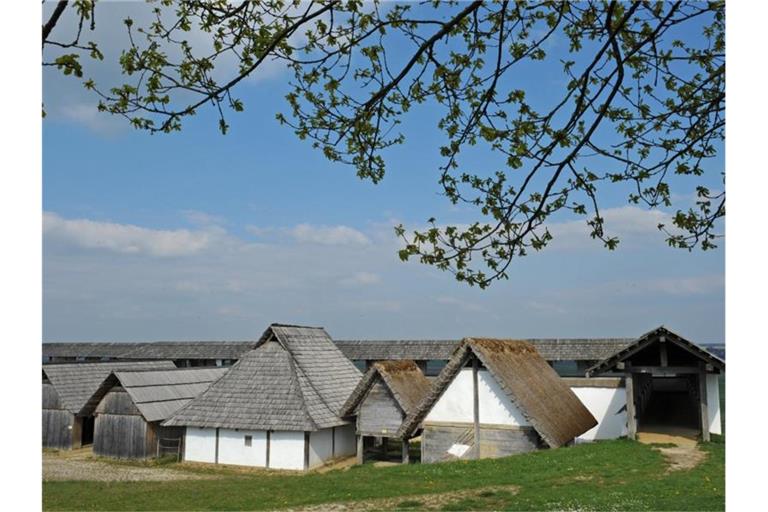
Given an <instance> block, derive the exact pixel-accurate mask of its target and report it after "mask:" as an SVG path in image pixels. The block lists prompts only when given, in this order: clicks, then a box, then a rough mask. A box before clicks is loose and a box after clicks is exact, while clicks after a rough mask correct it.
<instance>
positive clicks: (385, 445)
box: [381, 437, 389, 460]
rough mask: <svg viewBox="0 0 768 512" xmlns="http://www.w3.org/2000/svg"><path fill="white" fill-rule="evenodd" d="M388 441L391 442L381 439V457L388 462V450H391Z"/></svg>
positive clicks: (385, 438) (384, 438) (387, 439)
mask: <svg viewBox="0 0 768 512" xmlns="http://www.w3.org/2000/svg"><path fill="white" fill-rule="evenodd" d="M387 441H389V438H387V437H382V438H381V455H382V456H383V457H384V460H387V450H388V449H389V446H388V445H389V443H388V442H387Z"/></svg>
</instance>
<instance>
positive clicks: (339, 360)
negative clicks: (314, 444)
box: [164, 324, 361, 431]
mask: <svg viewBox="0 0 768 512" xmlns="http://www.w3.org/2000/svg"><path fill="white" fill-rule="evenodd" d="M360 376H361V375H360V371H359V370H358V369H357V368H355V366H354V365H353V364H352V363H351V362H350V361H349V360H348V359H347V358H345V357H344V355H343V354H342V353H341V352H339V350H338V349H337V348H336V346H335V345H334V344H333V341H332V340H331V338H330V337H329V336H328V334H327V333H326V332H325V330H323V329H322V328H321V327H300V326H291V325H280V324H272V325H271V326H270V327H269V328H268V329H267V330H266V331H265V333H264V335H263V336H262V337H261V339H260V340H259V345H258V346H257V347H256V348H255V349H253V350H251V351H249V352H246V353H245V354H244V355H243V356H242V357H241V358H240V360H239V361H238V362H237V363H236V364H235V365H234V366H232V368H231V369H230V370H229V372H228V373H227V374H226V375H224V376H223V377H222V378H221V379H219V380H218V381H217V382H216V383H214V384H213V385H212V386H211V387H210V388H209V389H208V390H207V391H205V392H204V393H203V394H202V395H200V396H199V397H198V398H196V399H195V400H192V401H191V402H190V403H189V404H188V405H187V406H185V407H184V408H182V409H181V410H180V411H179V412H178V413H177V414H176V415H174V416H173V417H172V418H171V419H169V420H168V421H166V422H165V423H164V424H165V425H169V426H193V427H218V428H230V429H238V428H239V429H253V430H300V431H301V430H303V431H314V430H318V429H322V428H329V427H334V426H338V425H344V424H346V423H348V422H347V421H344V420H342V419H341V418H340V417H339V410H340V409H341V406H342V405H343V404H344V401H345V400H346V398H347V397H348V396H349V394H350V393H351V392H352V391H353V390H354V388H355V386H356V385H357V383H358V381H359V380H360Z"/></svg>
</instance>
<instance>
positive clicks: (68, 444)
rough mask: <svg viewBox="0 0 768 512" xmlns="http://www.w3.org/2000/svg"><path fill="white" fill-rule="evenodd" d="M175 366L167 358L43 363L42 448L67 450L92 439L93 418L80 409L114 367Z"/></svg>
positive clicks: (157, 367) (88, 442) (145, 367)
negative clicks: (160, 359)
mask: <svg viewBox="0 0 768 512" xmlns="http://www.w3.org/2000/svg"><path fill="white" fill-rule="evenodd" d="M168 368H175V366H174V364H173V363H172V362H171V361H145V362H109V363H74V364H47V365H43V410H42V413H43V447H46V448H59V449H70V448H79V447H81V446H83V445H87V444H91V442H93V431H94V419H93V417H92V416H87V415H85V416H84V415H81V414H80V410H81V409H82V408H83V406H84V405H85V404H86V402H88V399H90V398H91V396H92V395H93V393H94V392H95V391H96V389H97V388H98V387H99V385H100V384H101V383H102V382H103V381H104V379H106V378H107V376H109V374H110V373H111V372H112V371H114V370H120V369H168Z"/></svg>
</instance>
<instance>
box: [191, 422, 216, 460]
mask: <svg viewBox="0 0 768 512" xmlns="http://www.w3.org/2000/svg"><path fill="white" fill-rule="evenodd" d="M184 460H187V461H192V462H211V463H213V462H216V429H215V428H197V427H187V428H186V434H185V436H184Z"/></svg>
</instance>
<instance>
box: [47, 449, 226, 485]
mask: <svg viewBox="0 0 768 512" xmlns="http://www.w3.org/2000/svg"><path fill="white" fill-rule="evenodd" d="M209 478H216V477H215V476H213V475H202V474H198V473H191V472H186V471H180V470H176V469H167V468H163V467H141V466H128V465H125V466H124V465H121V464H110V463H107V462H101V461H98V460H93V459H91V458H90V457H89V456H83V455H81V454H79V453H74V454H73V453H71V452H70V453H66V452H59V453H46V452H44V453H43V481H55V480H93V481H108V482H137V481H167V480H201V479H209Z"/></svg>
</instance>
